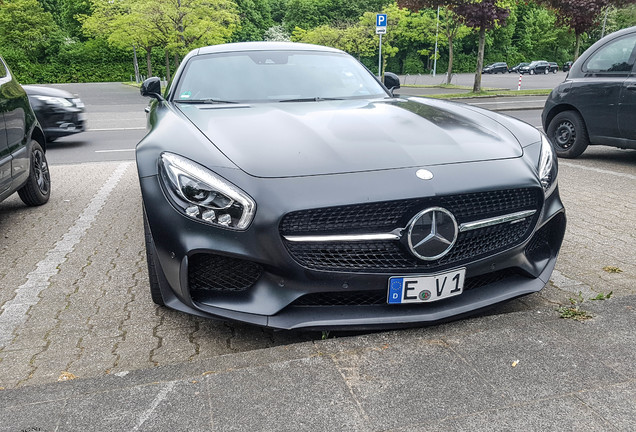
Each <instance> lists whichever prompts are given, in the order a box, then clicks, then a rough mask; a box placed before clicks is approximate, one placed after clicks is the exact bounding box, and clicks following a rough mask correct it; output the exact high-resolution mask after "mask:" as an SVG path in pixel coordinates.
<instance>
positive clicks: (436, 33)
mask: <svg viewBox="0 0 636 432" xmlns="http://www.w3.org/2000/svg"><path fill="white" fill-rule="evenodd" d="M438 35H439V6H437V29H436V30H435V58H434V59H433V76H435V74H436V73H437V38H438Z"/></svg>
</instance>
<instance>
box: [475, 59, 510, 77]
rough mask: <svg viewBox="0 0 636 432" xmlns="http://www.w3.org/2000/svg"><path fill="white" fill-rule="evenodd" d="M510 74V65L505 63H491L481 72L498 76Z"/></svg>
mask: <svg viewBox="0 0 636 432" xmlns="http://www.w3.org/2000/svg"><path fill="white" fill-rule="evenodd" d="M506 72H508V65H507V64H506V63H504V62H498V63H491V64H489V65H486V67H484V68H483V69H482V71H481V73H488V74H498V73H506Z"/></svg>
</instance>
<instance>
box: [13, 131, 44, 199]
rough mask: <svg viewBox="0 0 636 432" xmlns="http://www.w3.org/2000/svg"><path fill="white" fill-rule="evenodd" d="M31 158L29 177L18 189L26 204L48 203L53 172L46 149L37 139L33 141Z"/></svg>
mask: <svg viewBox="0 0 636 432" xmlns="http://www.w3.org/2000/svg"><path fill="white" fill-rule="evenodd" d="M29 159H30V160H29V178H28V179H27V182H26V183H25V185H24V186H22V187H21V188H20V189H18V195H19V196H20V199H21V200H22V202H23V203H25V204H26V205H28V206H39V205H42V204H44V203H46V202H47V201H48V200H49V197H50V196H51V173H50V172H49V164H48V163H47V161H46V155H45V154H44V150H43V149H42V146H41V145H40V143H39V142H37V141H35V140H32V141H31V154H30V156H29Z"/></svg>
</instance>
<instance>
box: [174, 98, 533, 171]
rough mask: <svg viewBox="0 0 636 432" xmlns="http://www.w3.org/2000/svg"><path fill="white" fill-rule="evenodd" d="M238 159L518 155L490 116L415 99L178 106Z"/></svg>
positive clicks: (427, 159) (343, 167)
mask: <svg viewBox="0 0 636 432" xmlns="http://www.w3.org/2000/svg"><path fill="white" fill-rule="evenodd" d="M177 105H178V108H179V110H181V111H182V112H183V114H184V115H185V116H186V117H187V118H188V119H189V120H190V121H191V122H192V123H193V124H194V125H195V126H196V127H197V128H198V129H199V130H200V131H201V132H202V133H203V134H205V135H206V136H207V138H208V139H209V140H210V141H211V142H212V143H213V144H214V145H215V146H216V147H217V148H218V149H219V150H220V151H221V152H223V153H224V154H225V155H226V157H228V158H229V159H230V160H231V161H232V162H233V163H234V164H235V165H237V166H238V167H239V168H241V169H242V170H244V171H245V172H247V173H248V174H250V175H253V176H257V177H295V176H308V175H324V174H339V173H348V172H358V171H372V170H384V169H398V168H407V167H421V166H432V165H442V164H451V163H465V162H474V161H483V160H493V159H506V158H516V157H520V156H522V154H523V150H522V148H521V145H520V144H519V142H518V141H517V139H516V138H515V137H514V135H513V134H512V133H511V132H510V131H509V130H508V129H507V128H505V127H504V126H503V125H502V124H501V123H499V122H497V121H495V120H494V119H492V118H491V115H492V114H488V112H486V111H484V112H480V110H476V109H475V108H472V107H468V106H467V105H463V104H457V103H450V102H444V101H437V100H427V99H420V98H411V99H409V100H406V99H398V100H396V99H391V100H390V101H387V100H347V101H320V102H290V103H283V102H279V103H266V104H254V105H194V104H177Z"/></svg>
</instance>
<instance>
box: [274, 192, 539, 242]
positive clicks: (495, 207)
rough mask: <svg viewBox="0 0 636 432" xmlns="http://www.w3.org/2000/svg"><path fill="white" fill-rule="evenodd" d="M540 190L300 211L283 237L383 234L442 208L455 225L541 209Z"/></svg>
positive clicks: (285, 224) (289, 217) (288, 220)
mask: <svg viewBox="0 0 636 432" xmlns="http://www.w3.org/2000/svg"><path fill="white" fill-rule="evenodd" d="M541 197H542V193H541V190H540V189H531V188H526V189H512V190H503V191H491V192H480V193H474V194H462V195H453V196H441V197H431V198H416V199H409V200H401V201H387V202H379V203H369V204H356V205H349V206H340V207H327V208H320V209H311V210H302V211H296V212H291V213H288V214H286V215H285V217H284V218H283V220H282V222H281V224H280V233H281V234H282V235H284V236H285V235H308V234H333V233H340V232H343V233H355V232H361V231H363V232H384V231H391V230H392V229H395V228H398V227H399V228H404V227H405V226H406V224H407V223H408V222H409V221H410V219H411V218H412V217H413V216H414V215H415V214H416V213H417V212H419V211H420V210H423V209H426V208H429V207H444V208H445V209H447V210H449V211H450V212H451V213H453V215H454V216H455V218H456V219H457V222H458V223H462V222H468V221H472V220H477V219H485V218H488V217H493V216H499V215H502V214H507V213H512V212H516V211H521V210H533V209H538V208H539V207H540V202H541Z"/></svg>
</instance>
